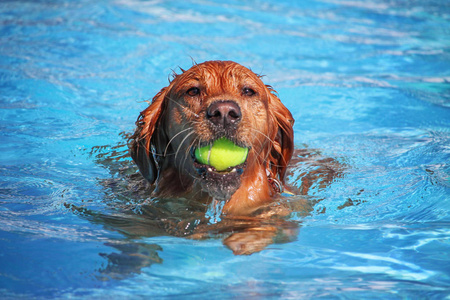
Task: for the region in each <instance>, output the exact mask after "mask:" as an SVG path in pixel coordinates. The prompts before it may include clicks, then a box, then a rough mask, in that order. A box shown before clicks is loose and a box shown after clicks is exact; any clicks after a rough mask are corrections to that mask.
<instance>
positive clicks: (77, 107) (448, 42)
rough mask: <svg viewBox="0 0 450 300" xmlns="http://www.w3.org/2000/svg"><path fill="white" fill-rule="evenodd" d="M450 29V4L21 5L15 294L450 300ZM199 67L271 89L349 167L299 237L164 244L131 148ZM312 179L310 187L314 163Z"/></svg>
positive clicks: (1, 219) (8, 149)
mask: <svg viewBox="0 0 450 300" xmlns="http://www.w3.org/2000/svg"><path fill="white" fill-rule="evenodd" d="M449 16H450V8H449V6H448V4H447V2H446V1H444V0H441V1H399V0H395V1H335V0H326V1H297V2H290V1H274V0H272V1H245V2H242V1H229V2H227V3H226V4H224V3H222V1H201V0H199V1H133V0H130V1H128V0H118V1H87V0H84V1H83V0H82V1H30V2H28V1H3V2H2V3H0V22H1V27H0V64H1V67H0V86H1V88H0V91H1V93H0V105H1V106H0V107H1V110H0V113H1V118H0V124H1V125H0V126H1V133H0V139H1V156H0V203H1V205H0V249H1V251H0V296H1V297H2V298H14V299H15V298H19V297H23V298H71V297H72V298H104V297H106V296H108V297H111V298H123V297H128V298H139V297H149V298H151V297H153V298H154V297H161V298H164V297H180V298H183V299H190V298H218V299H221V298H243V299H253V298H263V299H265V298H267V299H271V298H274V299H278V298H295V299H316V298H355V299H362V298H381V299H405V298H414V299H429V298H430V299H442V298H446V297H449V294H450V255H449V253H450V243H449V241H450V240H449V237H450V226H449V225H450V223H449V222H450V216H449V209H450V164H449V162H450V84H449V81H450V31H449V28H450V20H449V19H450V17H449ZM191 59H194V60H195V61H197V62H201V61H204V60H212V59H223V60H234V61H237V62H239V63H241V64H243V65H245V66H247V67H250V68H252V70H254V71H255V72H256V73H259V74H264V75H266V76H265V77H264V81H265V83H267V84H270V85H272V86H273V87H274V88H275V89H276V90H277V91H278V93H279V96H280V98H281V99H282V101H283V103H285V105H286V106H287V107H288V108H289V109H290V110H291V111H292V113H293V115H294V118H295V119H296V123H295V128H294V130H295V143H296V147H297V148H298V149H308V150H311V151H312V152H314V153H320V155H321V157H329V158H333V159H334V160H336V161H338V162H339V163H340V164H341V165H342V166H345V167H343V169H342V172H340V174H339V176H337V177H336V178H334V179H333V180H332V181H331V182H328V183H327V184H325V185H321V184H317V185H314V186H313V187H312V188H311V190H310V191H309V193H308V195H306V196H305V197H303V199H306V200H307V201H308V203H310V204H311V205H312V208H311V211H308V212H301V211H300V212H297V213H293V214H292V215H291V216H290V217H289V218H288V220H287V221H289V222H292V223H294V224H297V226H298V227H297V229H296V231H295V238H294V239H291V240H289V241H284V242H283V243H275V244H272V245H269V246H268V247H267V248H266V249H264V250H263V251H261V252H258V253H254V254H252V255H237V256H236V255H234V254H233V253H232V252H231V251H230V250H229V249H228V248H226V247H225V246H223V244H222V240H221V237H220V235H217V236H214V237H212V238H211V239H207V240H195V239H187V238H183V237H177V236H173V235H167V234H160V235H158V234H156V232H155V230H150V229H149V228H151V227H152V224H153V223H152V222H151V221H152V220H151V218H150V217H147V218H146V217H145V216H146V214H145V213H142V209H143V207H142V206H141V205H140V204H141V201H142V200H145V195H142V194H140V193H139V190H138V189H135V190H132V189H131V190H130V187H129V186H128V184H129V182H127V179H126V178H127V176H126V175H127V174H129V173H132V172H135V169H134V168H133V165H132V163H131V161H130V159H129V157H128V156H127V155H126V147H125V142H126V135H127V134H129V133H130V132H132V131H133V129H134V122H135V120H136V118H137V116H138V114H139V112H140V111H141V110H143V108H145V107H146V105H147V104H146V102H145V100H148V99H150V98H151V97H152V96H153V95H154V94H155V93H156V92H157V91H159V90H160V89H161V88H162V87H164V86H165V85H167V78H168V76H169V75H170V73H171V72H172V69H175V70H176V68H177V67H178V66H179V67H182V68H183V69H187V68H189V67H190V66H191V64H192V62H191ZM297 167H298V168H297V169H296V170H294V172H293V174H292V175H291V177H290V178H289V182H290V183H291V184H293V185H296V186H300V185H301V178H302V176H303V175H302V174H304V172H305V171H306V172H308V171H312V170H313V169H314V165H307V164H301V165H299V166H297ZM302 172H303V173H302ZM286 201H291V200H286ZM292 201H294V200H292ZM163 204H164V203H163ZM164 205H165V204H164ZM164 205H162V206H160V207H158V206H157V209H159V210H161V211H157V212H154V213H158V214H159V213H165V214H169V215H170V212H171V210H170V209H167V210H164V209H165V208H173V207H175V209H181V210H182V209H183V206H182V205H181V206H180V204H179V203H170V202H169V203H168V204H167V206H164ZM177 205H178V206H177ZM126 208H129V209H128V213H127V214H123V213H121V211H123V210H124V209H126ZM146 209H147V208H146ZM87 211H89V213H87ZM130 212H132V213H130ZM150 215H151V214H150ZM147 216H148V215H147Z"/></svg>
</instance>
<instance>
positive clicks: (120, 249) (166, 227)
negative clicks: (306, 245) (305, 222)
mask: <svg viewBox="0 0 450 300" xmlns="http://www.w3.org/2000/svg"><path fill="white" fill-rule="evenodd" d="M125 140H126V139H125ZM90 155H92V157H93V158H94V159H95V161H96V162H97V163H98V164H100V165H102V166H104V167H105V168H107V169H108V170H109V172H110V174H111V177H110V178H107V179H101V180H99V182H100V184H101V186H102V187H103V188H104V190H105V198H104V200H103V202H104V209H100V210H95V209H89V208H87V207H85V206H81V205H75V204H66V207H67V208H69V209H71V210H72V211H73V212H74V213H76V214H78V215H80V216H81V217H83V218H85V219H88V220H89V221H90V222H92V223H95V224H99V225H102V226H103V227H105V228H106V229H107V230H110V231H115V232H119V233H121V235H122V236H123V238H121V239H117V240H110V241H109V242H108V243H106V244H105V245H107V246H109V247H112V248H114V249H115V250H117V251H114V252H112V253H101V254H100V255H101V256H102V257H104V258H105V259H106V260H107V264H106V265H105V266H104V267H103V268H102V269H101V270H99V273H100V278H101V279H108V278H112V279H120V278H124V277H127V276H129V275H132V274H139V273H140V272H141V270H142V268H144V267H148V266H151V265H152V264H154V263H161V262H162V259H161V258H160V257H159V255H158V252H159V251H161V250H162V249H161V247H160V246H158V245H154V244H148V243H146V242H144V240H143V238H148V237H157V236H175V237H183V238H188V239H196V240H205V239H221V240H222V242H223V244H224V246H226V247H227V248H229V249H230V250H231V251H232V252H233V253H234V254H235V255H250V254H253V253H256V252H259V251H262V250H263V249H265V248H266V247H267V246H269V245H271V244H274V243H287V242H291V241H294V240H295V239H296V238H297V236H298V233H299V230H300V227H301V220H302V218H303V217H304V216H307V215H308V214H309V213H310V212H311V211H312V210H313V209H314V205H315V204H316V203H317V202H319V201H320V199H316V198H312V197H309V196H307V194H308V192H309V191H310V190H317V189H322V188H325V187H326V186H327V184H329V183H330V182H331V181H332V180H333V179H334V178H335V177H336V176H339V174H340V169H339V168H338V166H339V165H338V164H337V163H336V162H335V161H334V160H332V159H329V158H322V157H321V156H320V153H318V152H317V151H310V150H306V149H302V150H297V152H296V154H295V156H294V159H293V160H292V167H291V169H290V173H289V174H288V177H289V178H290V181H291V182H292V183H293V184H292V186H291V187H290V189H291V191H292V192H293V195H295V196H293V195H290V196H286V195H280V196H279V197H278V198H277V199H276V201H274V202H273V203H271V204H269V205H267V206H264V207H261V208H260V209H258V210H257V211H255V212H254V213H253V214H252V215H250V216H245V217H231V216H224V215H218V214H217V211H216V213H214V211H215V210H214V207H216V208H217V207H220V203H215V202H214V201H213V202H211V203H204V202H199V201H196V199H183V198H174V199H160V198H152V197H149V195H150V194H151V190H152V187H151V186H148V184H147V183H146V181H145V179H143V178H142V176H140V174H139V173H137V168H136V167H135V166H134V164H133V163H132V161H131V160H130V158H129V155H128V149H127V147H126V145H125V143H123V144H119V145H116V146H113V147H109V146H105V147H95V148H94V149H92V151H91V153H90ZM211 212H212V213H211Z"/></svg>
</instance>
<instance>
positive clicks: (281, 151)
mask: <svg viewBox="0 0 450 300" xmlns="http://www.w3.org/2000/svg"><path fill="white" fill-rule="evenodd" d="M267 88H268V90H269V114H270V116H271V119H272V122H273V124H274V126H276V128H274V129H275V131H273V132H272V149H271V151H270V155H269V166H268V169H269V171H270V172H271V176H272V178H274V179H278V180H280V181H281V182H284V175H285V173H286V169H287V166H288V164H289V161H290V160H291V157H292V153H293V152H294V129H293V126H294V118H293V117H292V114H291V112H290V111H289V110H288V109H287V108H286V107H285V106H284V105H283V103H281V100H280V99H279V98H278V97H277V96H276V94H275V93H276V92H275V90H273V89H272V88H271V87H270V86H267Z"/></svg>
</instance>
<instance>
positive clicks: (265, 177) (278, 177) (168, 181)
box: [130, 61, 294, 215]
mask: <svg viewBox="0 0 450 300" xmlns="http://www.w3.org/2000/svg"><path fill="white" fill-rule="evenodd" d="M192 88H197V89H198V92H199V93H198V94H196V92H197V90H194V92H193V91H192V90H191V89H192ZM249 89H250V90H251V92H254V93H251V92H249ZM275 93H276V92H275V91H274V90H273V89H272V88H271V87H270V86H266V85H265V84H264V83H263V82H262V81H261V78H260V76H258V75H256V74H255V73H253V72H252V71H250V70H249V69H247V68H245V67H243V66H241V65H239V64H237V63H235V62H231V61H208V62H204V63H202V64H195V65H194V66H193V67H191V68H190V69H189V70H187V71H183V73H181V74H179V75H175V76H174V78H173V80H172V81H171V82H170V84H169V86H168V87H165V88H163V89H162V90H161V91H160V92H159V93H158V94H157V95H156V96H155V97H154V98H153V100H152V103H151V105H150V106H149V107H147V108H146V109H145V110H144V111H142V112H141V114H140V116H139V118H138V120H137V122H136V125H137V129H136V131H135V133H134V135H133V136H132V137H131V140H130V152H131V155H132V158H133V159H134V161H135V162H136V164H137V165H138V167H139V170H140V172H141V173H142V175H143V176H144V177H145V178H146V179H147V180H148V181H149V182H150V183H152V184H154V185H155V189H154V191H153V194H154V195H155V196H160V197H191V198H192V197H194V198H197V199H199V200H200V199H201V200H204V201H208V200H209V199H211V196H210V195H211V194H213V193H212V192H211V189H215V188H216V187H214V186H211V184H210V185H207V184H205V183H204V182H202V180H203V179H202V178H201V176H199V171H198V168H197V169H196V167H195V165H194V162H193V161H194V159H193V158H192V157H191V155H190V151H191V148H193V147H196V146H199V145H200V144H205V143H210V142H211V141H212V140H214V139H217V138H219V137H220V136H219V135H222V134H226V135H227V137H228V138H230V139H233V141H235V142H236V143H239V144H241V145H244V146H246V147H250V151H249V155H248V159H247V162H246V165H245V168H243V173H242V175H241V176H240V181H239V184H238V186H237V187H234V188H233V189H232V193H231V194H230V196H229V197H227V199H223V200H224V201H226V204H225V206H224V209H223V212H224V213H225V214H227V215H247V214H250V213H251V212H253V211H254V210H256V209H257V208H258V207H260V206H261V205H263V204H267V203H268V202H270V201H271V199H273V197H274V196H275V195H276V194H277V192H279V190H278V189H277V188H276V185H274V184H273V183H274V182H277V183H281V185H282V184H283V183H284V176H285V173H286V168H287V165H288V163H289V161H290V159H291V156H292V153H293V148H294V145H293V129H292V127H293V123H294V120H293V118H292V115H291V113H290V112H289V110H288V109H287V108H286V107H285V106H284V105H283V104H282V103H281V101H280V99H279V98H278V97H277V96H276V94H275ZM221 101H228V102H232V103H234V104H235V105H236V106H237V107H238V110H240V113H241V116H240V117H239V122H238V123H237V125H233V127H232V128H225V129H224V130H218V129H217V128H216V127H215V126H214V125H212V124H211V122H210V121H208V114H207V110H208V107H210V106H211V105H212V104H214V103H215V102H221ZM221 184H223V185H224V189H226V188H228V186H227V185H226V184H225V183H222V182H220V181H219V182H218V185H221ZM218 189H219V194H220V193H221V191H220V188H218ZM224 194H225V193H224Z"/></svg>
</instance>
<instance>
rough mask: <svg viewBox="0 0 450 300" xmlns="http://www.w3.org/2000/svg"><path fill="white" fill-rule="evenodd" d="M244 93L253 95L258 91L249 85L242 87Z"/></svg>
mask: <svg viewBox="0 0 450 300" xmlns="http://www.w3.org/2000/svg"><path fill="white" fill-rule="evenodd" d="M242 94H243V95H245V96H253V95H255V94H256V92H255V91H254V90H253V89H251V88H249V87H245V88H243V89H242Z"/></svg>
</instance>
